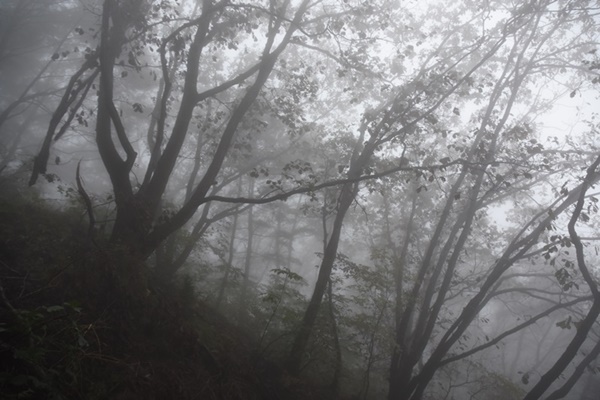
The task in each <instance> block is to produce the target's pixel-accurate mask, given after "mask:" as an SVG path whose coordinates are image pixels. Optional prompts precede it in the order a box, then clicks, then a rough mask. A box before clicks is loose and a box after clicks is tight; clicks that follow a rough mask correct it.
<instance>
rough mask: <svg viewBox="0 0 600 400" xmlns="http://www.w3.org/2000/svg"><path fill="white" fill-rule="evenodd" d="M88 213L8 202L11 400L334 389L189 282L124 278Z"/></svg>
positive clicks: (3, 234) (3, 286) (0, 234)
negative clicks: (91, 235)
mask: <svg viewBox="0 0 600 400" xmlns="http://www.w3.org/2000/svg"><path fill="white" fill-rule="evenodd" d="M81 220H82V218H81V215H74V214H72V213H65V212H58V211H56V210H51V209H49V208H47V207H45V206H44V205H43V203H42V202H38V203H35V202H34V203H32V202H19V203H15V202H14V201H13V202H9V201H6V200H0V360H1V361H0V393H2V396H3V398H5V399H17V398H18V399H40V398H44V399H117V400H119V399H199V400H200V399H202V400H209V399H223V400H229V399H240V400H246V399H248V400H249V399H284V400H288V399H291V400H293V399H330V398H331V396H329V395H328V390H327V389H326V388H322V387H319V385H317V384H314V383H311V382H307V381H303V380H302V379H298V378H293V377H290V376H288V375H287V374H286V373H285V371H284V369H283V368H282V367H281V366H280V365H278V364H277V363H275V362H274V361H272V360H268V359H265V358H264V357H262V356H261V355H260V354H257V353H256V351H255V350H254V349H256V347H257V346H256V344H255V343H254V342H253V340H252V339H251V338H250V335H248V334H247V333H246V332H244V331H243V330H241V329H240V328H238V327H236V326H234V325H233V324H231V323H230V322H228V321H227V320H226V319H225V318H224V317H222V316H221V315H220V314H219V313H217V312H215V311H214V310H213V309H211V307H209V306H208V305H206V304H203V303H202V302H200V301H199V300H198V299H197V298H196V297H194V296H193V295H192V296H191V297H190V296H189V293H187V292H186V291H185V290H181V287H179V288H177V287H175V286H173V285H171V286H168V285H158V284H152V283H151V279H148V280H147V281H145V282H144V284H143V285H141V286H140V285H136V284H135V283H132V282H123V280H120V279H117V278H115V276H117V277H118V276H119V271H118V270H116V268H117V267H116V266H115V265H111V263H113V262H112V261H111V260H113V258H111V257H107V256H106V252H107V250H103V249H101V247H102V246H101V245H96V244H94V243H92V242H91V241H90V240H88V239H87V235H86V229H85V226H82V223H81ZM119 264H120V266H119V267H118V268H124V267H123V265H124V264H125V263H122V262H121V263H119ZM144 269H145V270H147V268H144ZM111 274H112V275H111ZM140 287H143V289H140Z"/></svg>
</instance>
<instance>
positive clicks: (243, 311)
mask: <svg viewBox="0 0 600 400" xmlns="http://www.w3.org/2000/svg"><path fill="white" fill-rule="evenodd" d="M253 195H254V179H252V180H251V181H250V185H249V187H248V197H252V196H253ZM253 241H254V213H253V207H252V205H251V206H250V207H248V240H247V241H246V256H245V257H244V275H243V280H242V287H241V290H240V300H239V304H238V307H237V311H238V323H239V324H240V325H245V323H246V320H247V317H248V306H247V304H248V290H249V287H250V268H251V267H252V245H253Z"/></svg>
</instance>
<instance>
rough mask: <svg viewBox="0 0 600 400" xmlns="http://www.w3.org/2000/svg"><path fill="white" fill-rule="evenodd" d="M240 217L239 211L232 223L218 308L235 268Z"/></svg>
mask: <svg viewBox="0 0 600 400" xmlns="http://www.w3.org/2000/svg"><path fill="white" fill-rule="evenodd" d="M241 182H242V181H241V180H240V181H239V182H238V196H239V195H240V194H241V188H242V183H241ZM238 217H239V215H238V214H237V213H236V214H234V215H233V223H232V224H231V236H230V238H229V249H228V255H227V262H226V264H225V275H223V280H222V281H221V286H220V287H219V294H218V296H217V301H216V303H215V305H216V308H219V307H220V306H221V303H222V302H223V298H224V297H225V289H226V288H227V285H228V284H229V274H231V269H232V268H233V256H234V254H235V235H236V234H237V225H238Z"/></svg>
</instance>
